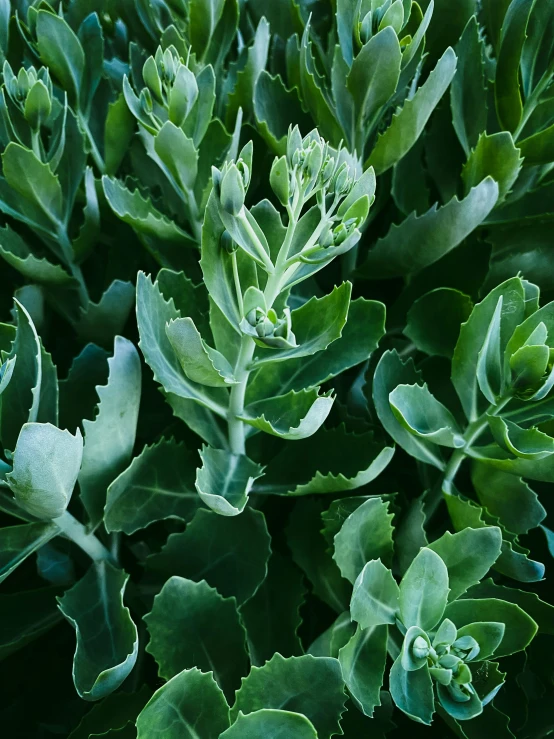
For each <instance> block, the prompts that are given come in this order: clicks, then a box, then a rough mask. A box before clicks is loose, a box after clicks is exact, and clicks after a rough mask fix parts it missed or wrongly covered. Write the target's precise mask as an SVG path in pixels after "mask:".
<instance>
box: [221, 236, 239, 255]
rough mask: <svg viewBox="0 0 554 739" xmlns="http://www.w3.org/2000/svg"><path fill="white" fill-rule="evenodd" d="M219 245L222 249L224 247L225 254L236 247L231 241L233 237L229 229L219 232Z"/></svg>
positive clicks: (231, 251) (233, 250) (230, 252)
mask: <svg viewBox="0 0 554 739" xmlns="http://www.w3.org/2000/svg"><path fill="white" fill-rule="evenodd" d="M219 243H220V245H221V248H222V249H225V251H226V252H227V254H232V253H233V252H235V251H236V250H237V249H238V246H237V244H236V243H235V242H234V241H233V237H232V236H231V234H230V233H229V231H224V232H223V233H222V234H221V239H220V242H219Z"/></svg>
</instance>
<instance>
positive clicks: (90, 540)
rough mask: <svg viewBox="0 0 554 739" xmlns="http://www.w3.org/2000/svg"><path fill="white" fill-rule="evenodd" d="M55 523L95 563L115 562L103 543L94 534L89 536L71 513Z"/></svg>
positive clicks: (67, 513) (65, 514) (67, 512)
mask: <svg viewBox="0 0 554 739" xmlns="http://www.w3.org/2000/svg"><path fill="white" fill-rule="evenodd" d="M54 523H55V524H56V526H58V527H59V528H60V529H61V531H62V532H63V534H64V535H65V536H67V538H68V539H71V541H73V542H74V543H75V544H77V546H78V547H80V548H81V549H82V550H83V552H86V554H88V556H89V557H90V558H91V559H93V560H94V561H95V562H101V561H103V560H108V561H109V562H112V563H113V562H114V561H115V560H114V557H113V556H112V554H111V553H110V551H109V550H108V549H106V547H105V546H104V545H103V544H102V542H101V541H100V540H99V539H97V538H96V536H94V534H89V533H88V531H87V530H86V528H85V527H84V526H83V524H82V523H80V521H77V519H76V518H75V517H74V516H72V515H71V513H69V511H65V513H62V515H61V516H60V517H59V518H55V519H54Z"/></svg>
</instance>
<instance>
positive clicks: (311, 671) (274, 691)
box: [231, 654, 346, 739]
mask: <svg viewBox="0 0 554 739" xmlns="http://www.w3.org/2000/svg"><path fill="white" fill-rule="evenodd" d="M345 700H346V696H345V694H344V689H343V679H342V675H341V668H340V665H339V662H338V660H336V659H331V658H328V657H312V656H311V655H308V654H307V655H304V656H303V657H289V658H288V659H285V658H283V657H282V656H281V655H280V654H275V655H274V656H273V657H272V658H271V659H270V660H269V662H266V664H265V665H264V666H263V667H252V669H251V671H250V674H249V675H248V677H245V678H243V680H242V684H241V687H240V689H239V690H237V693H236V701H235V704H234V706H233V707H232V709H231V718H236V717H237V716H238V713H239V711H242V713H245V714H250V713H253V712H255V711H259V710H260V709H262V708H279V707H281V708H282V707H283V706H286V707H287V709H288V710H290V711H293V712H298V713H301V714H303V715H304V716H306V718H308V719H309V720H310V721H311V722H312V724H313V725H314V727H315V728H316V730H317V736H318V737H319V739H329V737H331V736H333V735H334V734H336V733H338V732H339V731H340V728H339V720H340V717H341V714H342V712H343V710H344V703H345Z"/></svg>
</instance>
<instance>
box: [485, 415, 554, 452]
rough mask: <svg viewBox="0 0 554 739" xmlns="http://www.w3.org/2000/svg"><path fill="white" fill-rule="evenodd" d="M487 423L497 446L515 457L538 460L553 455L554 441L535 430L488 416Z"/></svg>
mask: <svg viewBox="0 0 554 739" xmlns="http://www.w3.org/2000/svg"><path fill="white" fill-rule="evenodd" d="M488 422H489V426H490V429H491V431H492V433H493V436H494V438H495V439H496V441H497V442H498V444H499V445H500V446H501V447H502V448H504V449H506V450H507V451H509V452H511V453H512V454H514V455H515V456H516V457H520V458H521V459H528V460H539V459H545V458H546V457H549V456H550V455H551V454H554V439H553V438H552V437H551V436H548V434H545V433H543V432H542V431H539V429H537V428H530V429H523V428H521V426H518V425H517V423H513V421H510V420H508V419H507V418H506V419H504V418H499V417H498V416H489V418H488Z"/></svg>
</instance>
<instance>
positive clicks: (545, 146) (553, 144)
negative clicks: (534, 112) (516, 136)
mask: <svg viewBox="0 0 554 739" xmlns="http://www.w3.org/2000/svg"><path fill="white" fill-rule="evenodd" d="M518 143H519V148H520V151H521V156H522V157H523V158H524V162H523V164H524V165H525V166H526V167H532V166H536V165H537V164H538V165H541V164H550V162H551V161H552V159H554V125H552V126H548V128H545V129H544V131H539V132H538V133H535V134H533V135H532V136H528V137H527V138H525V139H523V140H522V141H519V142H518Z"/></svg>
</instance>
